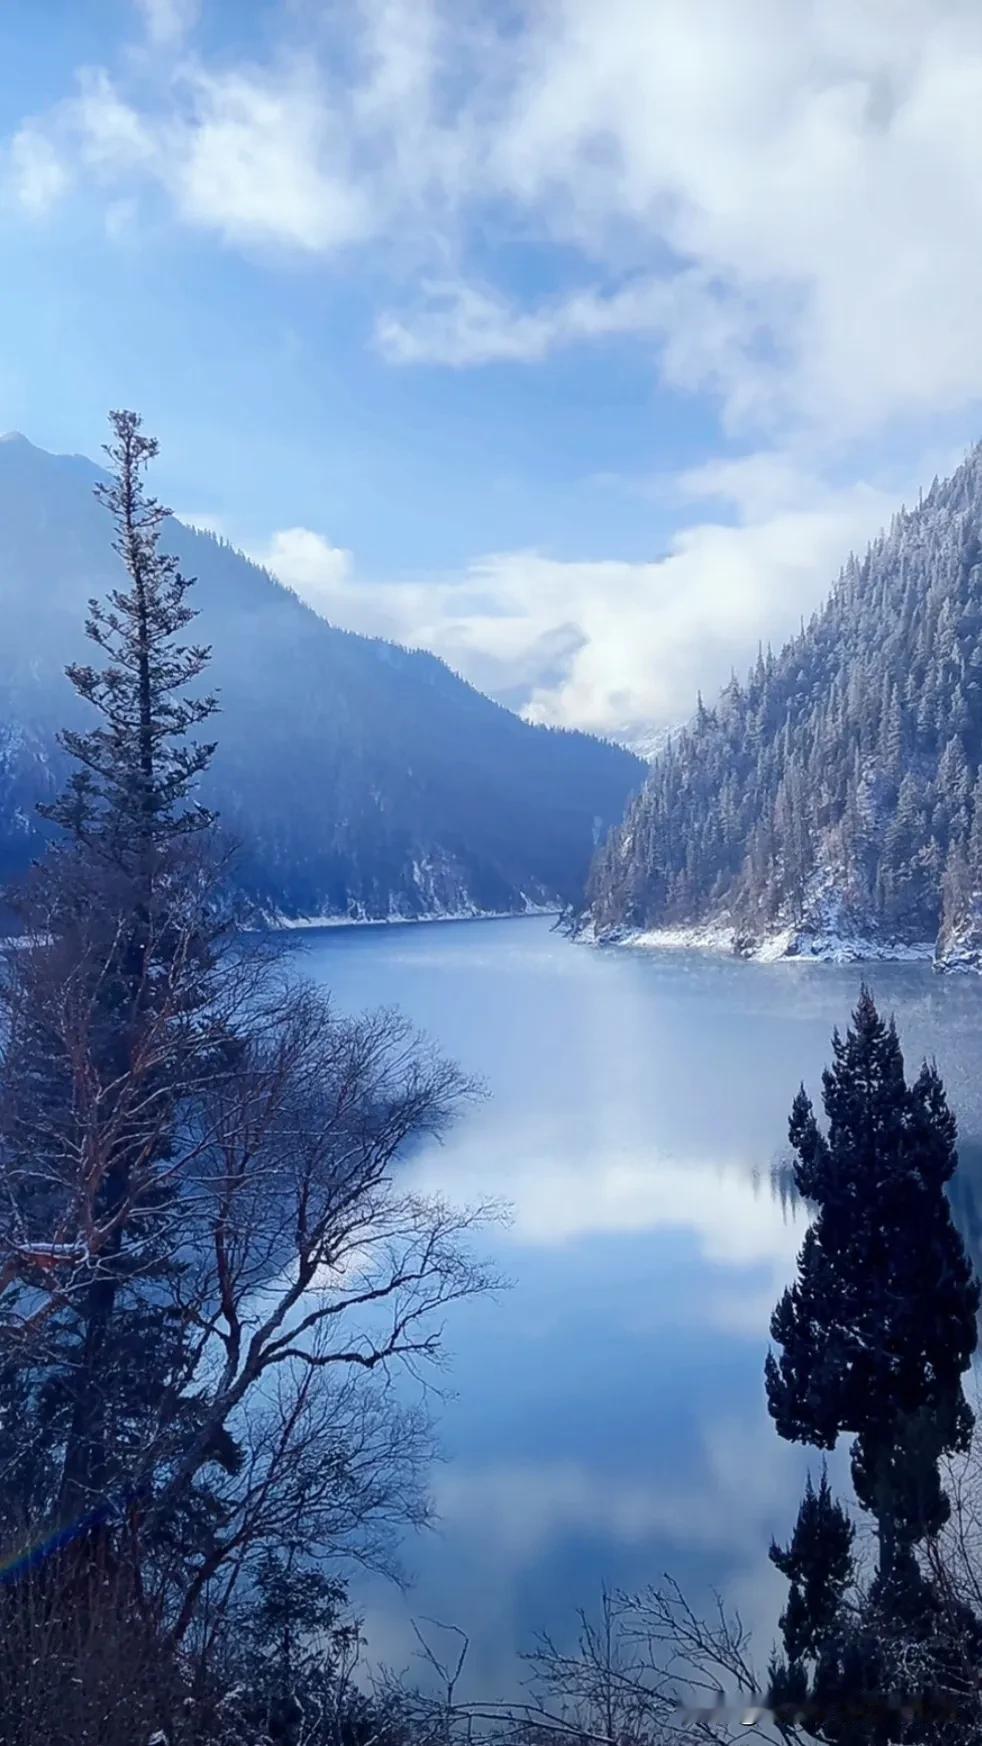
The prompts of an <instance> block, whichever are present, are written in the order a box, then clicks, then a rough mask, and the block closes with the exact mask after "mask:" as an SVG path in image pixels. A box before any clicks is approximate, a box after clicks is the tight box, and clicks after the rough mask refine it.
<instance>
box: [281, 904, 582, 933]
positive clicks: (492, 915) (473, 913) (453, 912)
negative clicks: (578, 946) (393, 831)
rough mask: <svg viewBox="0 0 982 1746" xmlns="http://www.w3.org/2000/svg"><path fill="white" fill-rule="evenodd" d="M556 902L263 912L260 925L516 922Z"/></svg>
mask: <svg viewBox="0 0 982 1746" xmlns="http://www.w3.org/2000/svg"><path fill="white" fill-rule="evenodd" d="M559 913H560V910H559V905H558V904H548V903H528V904H526V906H525V908H524V909H477V908H475V907H468V908H466V909H440V910H427V911H425V912H424V913H423V914H421V915H396V914H392V915H336V914H325V915H284V914H283V913H282V911H279V910H271V911H267V912H266V913H265V914H264V916H263V924H264V926H266V927H268V928H276V929H281V928H282V929H286V930H289V929H303V928H392V927H411V926H412V925H413V924H414V923H416V922H465V921H517V920H518V919H520V917H522V916H531V915H559Z"/></svg>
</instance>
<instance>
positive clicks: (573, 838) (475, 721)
mask: <svg viewBox="0 0 982 1746" xmlns="http://www.w3.org/2000/svg"><path fill="white" fill-rule="evenodd" d="M98 477H99V473H98V469H97V468H96V467H94V466H93V465H92V463H91V462H89V461H87V460H85V459H83V458H81V457H77V456H54V455H48V454H46V453H44V452H43V451H42V450H39V449H36V448H34V447H33V446H32V445H31V444H30V443H28V442H27V441H26V440H25V439H24V438H23V437H11V438H7V439H4V440H3V441H0V530H2V538H0V606H2V626H3V629H2V640H0V875H9V874H10V873H13V872H15V871H16V870H17V869H18V868H20V867H22V866H23V865H24V864H25V863H26V862H27V861H28V860H29V859H30V857H31V855H32V854H33V853H35V852H36V849H37V845H38V833H39V826H38V822H37V818H36V814H35V810H34V807H35V802H36V801H37V800H38V799H39V798H44V797H45V796H47V795H50V794H51V792H52V791H53V790H54V789H56V788H57V787H59V786H60V783H61V780H62V775H63V770H62V767H61V758H60V754H59V753H58V751H57V748H56V746H55V742H54V735H55V730H56V728H57V727H58V726H60V725H62V724H63V723H65V722H68V721H70V720H72V719H77V717H78V710H79V708H80V706H79V705H77V703H76V700H75V699H74V696H73V694H72V691H71V688H70V686H69V685H68V683H67V681H66V680H65V678H64V676H63V669H64V665H65V662H66V661H67V660H69V659H71V658H72V657H73V656H75V655H77V654H78V653H79V652H80V651H81V649H82V647H83V638H82V621H83V616H84V609H85V602H86V600H87V599H88V597H89V596H90V595H93V594H102V593H104V591H105V590H106V588H107V587H108V586H109V585H111V583H112V581H113V579H114V575H115V571H116V566H117V562H118V561H117V560H116V558H115V557H114V555H113V553H112V551H111V549H110V544H109V540H110V532H111V530H110V526H109V522H108V519H107V517H106V514H105V511H104V510H102V509H101V508H100V506H99V505H98V504H97V503H96V501H95V500H94V498H93V495H92V486H93V484H94V483H95V481H96V479H97V478H98ZM167 546H168V549H170V550H172V551H174V552H176V554H177V556H178V557H179V559H180V561H181V564H182V567H183V568H184V569H185V571H186V572H188V573H189V574H191V575H194V576H197V578H198V581H199V586H198V588H197V589H196V591H195V604H196V605H198V606H199V607H200V609H201V617H200V620H199V624H198V627H197V632H200V635H201V638H202V640H204V641H207V642H209V643H211V644H212V646H213V649H214V660H213V666H212V671H211V675H210V683H211V684H213V685H214V686H215V687H216V688H217V690H218V692H219V695H220V699H221V707H222V713H221V715H220V716H219V718H218V721H217V728H216V733H217V737H218V740H219V751H218V754H217V755H216V759H215V763H214V767H213V771H212V772H211V774H210V776H209V779H208V783H207V785H206V789H205V798H207V799H208V800H209V801H210V802H211V803H212V804H214V805H216V806H217V807H218V808H219V810H220V811H221V814H222V819H223V822H224V824H225V826H226V827H227V829H228V830H229V832H230V833H231V835H232V836H233V837H234V838H235V839H236V840H237V841H238V843H239V844H240V851H239V856H238V869H239V874H238V876H239V878H240V880H241V882H242V884H243V886H244V888H245V889H246V890H247V891H248V892H249V893H250V895H252V896H254V897H255V898H257V899H258V900H259V902H260V903H261V904H262V905H263V906H264V907H266V908H267V909H268V910H270V911H277V912H280V913H282V914H284V915H287V916H290V915H293V916H297V915H310V914H325V913H332V914H338V915H345V914H349V915H353V916H365V917H384V916H389V915H404V916H412V915H420V914H432V913H456V912H465V913H466V912H469V911H492V910H514V909H522V908H524V907H526V906H527V905H535V904H539V903H542V904H546V903H555V902H561V901H567V900H569V899H570V898H572V897H574V896H575V895H576V893H577V890H578V888H579V889H580V890H581V889H582V882H583V880H584V879H585V877H586V873H587V868H588V866H589V861H590V857H591V855H592V853H593V850H594V847H595V844H596V842H597V841H598V840H599V838H600V836H601V835H602V833H603V831H604V830H605V829H606V828H607V826H609V825H610V824H611V823H612V822H613V821H614V820H615V819H616V818H617V817H618V816H619V815H620V813H621V812H622V810H623V807H624V803H625V801H626V798H627V796H628V794H629V792H630V791H631V789H632V788H634V787H636V786H637V785H638V783H639V781H640V779H641V776H642V773H643V766H642V765H641V763H640V762H639V760H637V759H635V758H633V757H632V756H631V755H630V754H629V753H627V752H625V751H623V750H622V749H621V748H619V747H615V746H611V745H608V744H605V743H603V742H601V741H598V740H595V739H591V738H590V737H589V736H587V735H584V734H565V733H551V732H547V731H545V730H543V729H539V728H532V727H529V726H528V725H527V724H526V723H524V722H522V721H520V720H519V719H518V718H517V717H516V716H514V715H512V714H511V713H510V712H509V711H508V710H506V709H503V708H501V707H500V706H499V705H497V704H494V703H492V702H491V701H490V700H489V699H488V698H486V697H483V696H482V695H481V694H480V693H479V692H477V691H475V690H473V688H472V687H471V686H469V685H467V684H465V683H464V682H463V681H462V680H461V679H459V678H457V677H456V676H455V675H454V674H453V673H452V672H451V671H450V670H449V669H448V668H447V667H446V666H445V665H444V664H443V663H442V662H440V661H438V660H437V659H435V658H434V657H433V656H431V655H428V654H425V653H421V652H411V651H408V650H406V649H402V648H399V647H396V646H395V645H394V644H391V643H386V642H381V641H376V640H372V639H369V638H365V637H358V636H353V635H350V634H348V633H346V632H344V631H339V630H337V629H335V628H334V627H332V626H330V625H328V624H326V623H325V622H324V621H323V620H322V619H320V618H319V617H318V616H317V615H316V614H315V613H313V612H311V611H310V610H309V609H308V608H307V607H306V606H304V605H303V603H302V602H301V601H300V600H298V599H297V597H296V596H295V595H294V594H292V593H291V592H290V591H289V590H287V589H285V588H282V587H281V586H280V585H279V584H278V583H277V582H275V581H274V580H273V578H272V577H270V576H268V575H267V574H266V573H265V572H264V571H263V570H261V569H258V568H257V567H256V566H255V565H254V564H251V563H249V562H248V560H247V559H245V558H244V557H243V556H242V555H241V554H240V553H238V552H236V551H235V550H234V549H233V548H232V547H231V546H229V545H227V544H225V543H223V542H220V541H218V540H216V539H214V538H213V537H212V536H211V535H208V534H203V533H200V532H198V531H196V530H193V529H190V528H187V527H183V526H182V525H181V524H180V523H179V522H174V523H172V524H171V526H170V528H169V529H168V539H167ZM197 632H196V634H197Z"/></svg>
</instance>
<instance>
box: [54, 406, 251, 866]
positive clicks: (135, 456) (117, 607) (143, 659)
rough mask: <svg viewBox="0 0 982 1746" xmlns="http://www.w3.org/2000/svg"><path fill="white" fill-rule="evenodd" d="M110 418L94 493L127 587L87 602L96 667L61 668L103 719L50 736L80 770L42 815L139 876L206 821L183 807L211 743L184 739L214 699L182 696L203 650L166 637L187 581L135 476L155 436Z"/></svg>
mask: <svg viewBox="0 0 982 1746" xmlns="http://www.w3.org/2000/svg"><path fill="white" fill-rule="evenodd" d="M110 422H111V424H112V427H113V432H114V435H115V441H114V442H113V443H110V444H107V445H106V449H105V452H106V455H107V457H108V459H109V461H110V462H111V464H112V468H113V475H112V477H111V479H110V480H109V481H107V482H106V483H104V484H99V485H97V486H96V495H97V496H98V497H99V499H100V500H101V502H102V503H103V504H104V505H105V507H106V509H107V510H108V511H109V513H110V515H111V516H112V518H113V522H114V524H115V539H114V541H113V549H114V551H115V552H116V553H117V554H118V556H119V557H120V559H121V560H122V562H123V565H124V567H125V570H126V574H127V578H128V584H129V585H128V587H125V588H122V587H121V588H116V589H114V590H113V591H112V593H111V594H110V596H109V599H108V602H107V603H106V604H103V603H102V602H100V601H98V600H90V602H89V616H88V620H87V622H86V633H87V635H88V636H89V638H90V639H91V641H92V642H93V643H94V644H95V646H96V648H97V649H98V650H99V651H100V652H101V654H102V655H103V656H104V658H105V664H104V665H103V666H102V667H100V668H96V667H93V666H89V665H85V664H83V663H80V662H75V663H73V664H72V665H71V666H70V667H68V669H67V672H68V677H69V679H70V680H71V682H72V684H73V685H74V687H75V690H76V691H77V692H78V694H79V696H80V697H81V698H82V699H83V700H84V701H85V702H86V703H88V704H90V705H91V706H92V707H93V708H94V709H95V710H96V711H97V712H98V713H99V715H100V716H101V717H102V721H101V723H100V724H99V725H98V726H97V727H94V728H91V729H89V730H88V731H87V732H78V731H75V730H71V729H67V730H65V731H64V732H63V733H62V734H61V736H60V737H61V742H62V744H63V746H64V747H65V749H66V751H68V752H69V753H70V755H71V757H72V758H73V759H74V760H75V761H76V762H77V764H78V765H79V768H78V770H77V771H76V772H75V774H74V776H73V777H72V779H71V781H70V783H69V785H68V789H67V791H66V792H65V794H63V795H62V797H61V798H60V799H59V800H57V801H56V802H55V803H54V804H53V805H50V806H47V807H42V809H41V810H42V812H43V813H44V814H45V816H46V817H48V818H49V819H51V820H52V821H53V822H55V823H56V824H60V825H62V826H64V828H65V829H66V830H67V831H69V832H70V833H71V834H72V835H74V836H75V837H77V838H79V839H81V840H83V841H84V842H86V843H88V844H90V845H92V846H93V847H95V848H96V849H97V850H98V851H99V853H100V854H102V855H103V856H105V857H106V858H107V859H108V860H110V861H112V862H114V863H115V864H116V865H118V866H119V867H121V868H122V869H124V870H125V871H127V872H130V873H133V874H137V875H139V876H140V877H141V878H142V879H144V880H147V879H150V878H152V876H153V872H154V860H155V857H156V856H158V855H159V854H160V852H161V851H162V850H163V849H164V848H165V847H166V845H167V844H168V843H170V842H172V841H173V839H174V838H175V837H178V836H181V835H185V834H187V833H188V832H189V831H194V830H200V829H203V828H205V827H207V826H208V825H209V824H210V823H211V822H212V815H211V814H210V813H209V812H208V811H207V810H206V809H205V808H203V807H201V806H199V805H190V806H189V805H187V804H186V803H187V801H188V798H189V796H190V794H191V791H192V788H193V786H194V784H195V782H196V781H197V779H198V778H199V777H200V776H201V774H202V772H203V771H204V770H205V769H206V767H207V765H208V763H209V760H210V759H211V756H212V753H213V752H214V749H215V748H214V745H213V744H206V745H196V744H193V743H186V739H187V735H188V732H189V730H191V729H192V728H194V727H196V726H198V725H200V724H201V723H202V722H204V721H206V720H207V719H208V717H209V716H210V715H212V714H213V713H214V712H215V710H216V709H217V707H218V705H217V700H216V699H215V698H214V697H211V696H206V697H202V698H189V697H188V696H187V695H186V689H185V688H186V687H187V686H188V685H190V684H192V683H193V682H194V680H195V679H197V678H199V677H200V675H201V673H202V672H203V671H204V668H205V667H206V666H207V664H208V659H209V650H208V649H206V648H204V647H202V646H200V645H197V644H192V645H182V644H179V643H177V642H175V638H176V637H177V636H178V635H179V634H180V632H181V631H183V630H185V629H186V628H187V626H188V625H189V624H190V623H191V622H192V620H193V619H194V617H195V612H194V609H193V607H192V606H191V605H190V603H189V601H188V599H187V595H188V591H189V590H190V588H191V587H192V586H193V582H192V581H191V580H190V579H189V578H187V577H185V576H182V575H181V572H180V570H179V569H178V565H177V560H176V559H175V558H173V557H169V556H168V555H167V554H166V553H163V552H161V551H160V549H159V545H160V537H161V533H162V531H163V528H164V525H165V523H166V520H167V517H168V516H169V515H170V510H168V509H165V508H164V507H163V505H162V504H161V503H159V502H158V500H157V499H156V498H155V497H149V496H148V495H147V494H146V491H145V489H144V486H143V477H142V476H143V473H144V471H145V470H146V468H147V466H148V465H149V463H150V462H151V461H152V460H153V459H154V458H155V456H156V455H157V452H158V445H157V442H156V439H155V438H153V437H148V436H145V435H144V434H143V430H142V420H141V419H140V418H139V417H138V415H137V414H136V413H135V412H113V413H111V414H110Z"/></svg>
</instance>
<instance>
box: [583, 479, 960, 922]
mask: <svg viewBox="0 0 982 1746" xmlns="http://www.w3.org/2000/svg"><path fill="white" fill-rule="evenodd" d="M980 534H982V449H976V450H974V451H973V452H972V453H971V454H970V455H969V457H968V458H967V460H966V461H965V462H964V463H963V465H962V466H961V467H960V468H959V469H958V471H957V473H955V474H954V476H953V477H952V478H951V479H949V480H947V481H945V482H944V483H940V484H939V483H937V482H935V484H934V485H933V486H932V489H931V491H930V492H929V493H928V495H927V496H926V497H925V498H924V500H923V502H922V503H921V504H920V505H919V506H918V508H916V509H915V510H913V511H910V512H907V511H904V512H901V513H900V514H899V515H898V516H897V517H896V518H895V520H894V523H893V525H892V527H891V528H890V531H889V532H888V533H887V534H885V535H884V536H883V537H881V538H880V539H879V540H878V541H877V542H876V543H875V544H874V545H873V546H872V547H871V548H870V550H869V551H868V552H867V554H866V556H865V558H863V559H862V560H857V559H855V558H853V559H850V562H849V563H848V565H847V566H846V569H845V571H844V572H843V575H842V576H841V578H840V580H839V582H838V584H837V586H836V588H835V589H834V591H833V593H832V596H831V598H830V600H829V601H828V604H827V605H826V606H825V608H824V610H823V611H822V612H820V613H819V614H818V615H817V616H816V617H815V618H814V619H813V620H812V621H811V623H810V624H809V625H808V626H807V628H805V629H804V630H803V631H802V633H801V634H800V636H798V637H796V638H795V639H794V640H793V641H792V642H790V643H789V644H788V645H787V647H786V648H784V649H783V650H782V652H781V653H780V655H774V654H772V653H770V652H768V653H766V654H764V653H761V654H760V656H759V658H758V660H757V663H756V666H755V667H754V669H753V671H752V672H751V673H750V674H749V675H748V677H747V678H746V680H745V682H743V683H740V682H739V681H738V680H737V679H736V678H734V679H733V680H732V681H731V682H730V684H729V686H728V687H727V688H726V690H725V691H724V692H723V694H722V696H721V697H720V699H719V701H718V703H717V704H716V705H715V706H714V707H713V708H706V707H705V706H704V705H703V703H702V702H701V701H700V703H699V707H698V710H697V712H696V715H695V717H694V719H693V721H692V722H691V723H690V724H689V725H688V726H687V727H686V728H685V729H684V730H683V731H681V732H680V733H678V734H677V735H675V736H674V737H673V738H672V739H671V741H670V742H669V744H668V746H667V747H666V749H665V750H664V751H663V752H662V753H661V754H660V756H659V757H658V758H657V759H656V760H655V762H654V765H653V767H652V770H651V773H650V776H649V778H648V781H647V783H646V786H645V788H644V790H643V792H642V794H641V795H640V797H639V798H638V799H636V800H635V801H634V802H633V803H632V804H631V805H630V807H629V809H628V813H627V816H626V818H625V820H624V822H623V824H622V825H621V827H620V828H619V829H618V830H617V831H615V832H614V833H613V834H612V836H611V837H610V839H609V841H608V843H607V844H606V846H605V848H604V849H603V850H602V852H601V853H600V855H599V857H598V860H597V862H596V864H595V867H594V870H593V874H592V880H591V887H590V902H591V906H592V913H593V917H594V920H595V922H596V924H597V926H598V927H599V928H601V929H607V928H611V927H617V926H623V925H626V926H629V927H653V926H658V925H661V924H665V923H692V922H699V921H706V920H709V919H715V918H718V917H723V916H725V917H727V918H728V919H730V920H732V921H733V922H734V923H735V924H736V925H737V926H738V927H743V928H745V929H746V930H747V932H748V934H750V935H754V934H759V933H760V932H762V931H764V930H766V929H767V928H769V927H771V926H773V925H774V924H775V923H776V922H780V923H781V924H785V923H801V924H803V925H804V926H805V927H811V928H814V929H815V930H816V931H819V932H820V931H821V930H822V929H823V928H828V927H835V928H837V929H838V930H839V931H845V932H849V931H855V932H866V933H872V934H874V935H877V936H879V937H880V938H885V939H889V940H897V941H921V940H930V939H934V937H935V936H936V935H937V934H938V931H939V928H942V927H943V929H944V934H945V938H946V939H950V938H951V937H952V936H953V935H957V933H958V931H959V930H960V929H961V928H963V927H964V925H965V923H966V922H967V921H968V920H969V919H970V916H971V912H972V908H973V901H972V900H973V897H974V894H975V893H976V891H977V890H979V889H980V888H982V799H980V797H982V780H980V765H982V562H980Z"/></svg>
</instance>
